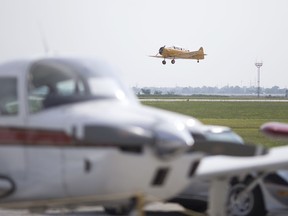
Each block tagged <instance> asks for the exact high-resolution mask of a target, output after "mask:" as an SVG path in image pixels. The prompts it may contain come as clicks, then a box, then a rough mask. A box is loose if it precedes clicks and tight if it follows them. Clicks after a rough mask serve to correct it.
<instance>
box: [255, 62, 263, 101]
mask: <svg viewBox="0 0 288 216" xmlns="http://www.w3.org/2000/svg"><path fill="white" fill-rule="evenodd" d="M262 65H263V63H262V62H255V66H256V67H257V68H258V80H257V83H258V88H257V96H258V98H259V97H260V68H261V67H262Z"/></svg>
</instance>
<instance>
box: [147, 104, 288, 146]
mask: <svg viewBox="0 0 288 216" xmlns="http://www.w3.org/2000/svg"><path fill="white" fill-rule="evenodd" d="M142 103H143V104H145V105H149V106H153V107H157V108H161V109H165V110H170V111H174V112H178V113H182V114H185V115H189V116H193V117H195V118H197V119H199V120H200V121H202V122H203V123H205V124H213V125H225V126H229V127H231V128H232V129H233V130H234V131H235V132H236V133H238V134H239V135H240V136H242V137H243V139H244V140H245V142H248V143H256V144H262V145H264V146H269V147H271V146H279V145H285V144H288V141H283V140H279V139H278V140H275V139H271V138H268V137H266V136H264V135H263V134H261V133H260V132H259V127H260V126H261V125H262V124H263V123H265V122H269V121H280V122H288V102H226V101H225V102H219V101H218V102H215V101H211V102H210V101H209V102H203V101H201V102H198V101H177V102H166V101H153V102H151V101H149V102H148V101H146V102H142Z"/></svg>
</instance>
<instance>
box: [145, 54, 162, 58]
mask: <svg viewBox="0 0 288 216" xmlns="http://www.w3.org/2000/svg"><path fill="white" fill-rule="evenodd" d="M149 57H154V58H164V57H163V56H159V55H149Z"/></svg>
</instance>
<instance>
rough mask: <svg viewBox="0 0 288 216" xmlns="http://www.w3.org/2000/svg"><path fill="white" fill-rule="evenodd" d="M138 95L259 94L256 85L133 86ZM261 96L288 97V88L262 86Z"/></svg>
mask: <svg viewBox="0 0 288 216" xmlns="http://www.w3.org/2000/svg"><path fill="white" fill-rule="evenodd" d="M132 89H133V91H134V92H135V94H136V95H199V94H209V95H257V92H258V89H257V87H255V86H251V87H246V86H243V87H240V86H224V87H221V88H219V87H209V86H202V87H190V86H189V87H142V88H139V87H132ZM260 95H261V96H283V97H288V90H287V89H286V88H280V87H279V86H273V87H271V88H260Z"/></svg>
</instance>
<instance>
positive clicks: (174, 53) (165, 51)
mask: <svg viewBox="0 0 288 216" xmlns="http://www.w3.org/2000/svg"><path fill="white" fill-rule="evenodd" d="M158 54H160V55H161V56H159V55H158ZM205 55H206V54H204V49H203V47H200V49H199V50H197V51H189V50H186V49H183V48H180V47H176V46H172V47H166V46H163V47H160V49H159V52H158V53H157V54H156V55H152V56H150V57H155V58H164V59H163V61H162V64H163V65H165V64H166V60H165V59H172V60H171V63H172V64H175V59H196V60H197V62H198V63H199V60H200V59H201V60H202V59H204V56H205Z"/></svg>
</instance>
